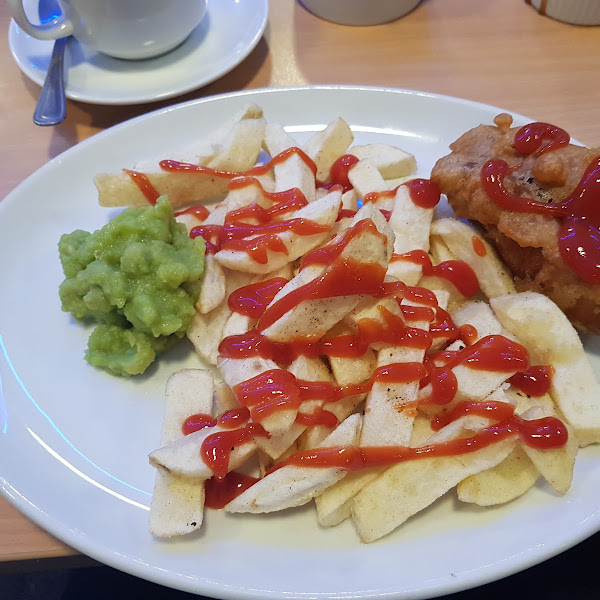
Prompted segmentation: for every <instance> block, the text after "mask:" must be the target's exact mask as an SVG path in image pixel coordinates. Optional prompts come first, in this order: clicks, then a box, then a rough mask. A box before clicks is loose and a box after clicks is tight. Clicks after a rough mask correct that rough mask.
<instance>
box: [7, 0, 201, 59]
mask: <svg viewBox="0 0 600 600" xmlns="http://www.w3.org/2000/svg"><path fill="white" fill-rule="evenodd" d="M7 2H8V5H9V7H10V10H11V14H12V17H13V19H14V20H15V21H16V23H17V24H18V25H19V27H20V28H21V29H22V30H23V31H25V33H27V34H29V35H31V36H32V37H34V38H37V39H40V40H55V39H57V38H61V37H67V36H69V35H72V36H73V37H75V38H77V40H79V41H80V42H82V43H83V44H87V45H88V46H91V47H92V48H94V49H96V50H98V51H100V52H103V53H104V54H108V55H109V56H114V57H116V58H125V59H142V58H151V57H153V56H158V55H159V54H164V53H165V52H168V51H169V50H172V49H173V48H175V47H176V46H178V45H179V44H181V43H182V42H183V41H184V40H185V39H186V38H187V37H188V36H189V35H190V33H191V32H192V31H193V30H194V29H195V28H196V27H197V25H198V24H199V23H200V21H201V20H202V18H203V16H204V13H205V12H206V0H58V3H59V6H60V9H61V10H62V16H60V17H58V18H57V19H54V20H52V21H50V22H48V23H46V24H42V25H36V24H34V23H32V22H31V21H30V20H29V19H28V17H27V15H26V14H25V10H24V9H23V0H7Z"/></svg>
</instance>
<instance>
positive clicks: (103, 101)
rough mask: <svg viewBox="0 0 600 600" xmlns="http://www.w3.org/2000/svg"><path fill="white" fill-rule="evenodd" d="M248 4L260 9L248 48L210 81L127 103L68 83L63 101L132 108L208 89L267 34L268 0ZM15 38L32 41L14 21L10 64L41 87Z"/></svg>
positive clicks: (213, 2)
mask: <svg viewBox="0 0 600 600" xmlns="http://www.w3.org/2000/svg"><path fill="white" fill-rule="evenodd" d="M249 1H251V2H253V3H256V6H257V7H259V8H260V15H261V20H260V23H259V26H258V28H257V29H256V31H255V32H254V35H253V36H252V38H251V39H250V41H249V43H248V44H247V46H246V47H245V48H244V51H243V52H242V53H241V54H239V55H232V58H231V60H230V61H229V62H228V63H227V64H226V66H225V67H224V68H223V69H221V70H220V71H218V72H215V73H213V74H212V75H210V76H209V77H204V78H202V79H198V80H197V81H196V82H190V83H188V84H187V85H184V86H179V87H177V88H176V89H174V88H172V89H171V90H169V91H162V92H159V93H153V94H151V95H149V94H147V93H145V94H139V95H135V94H130V95H129V96H128V97H127V98H126V99H120V98H117V97H114V96H112V97H108V98H107V97H102V96H99V95H92V94H89V93H85V92H80V93H78V92H76V91H75V92H74V91H73V90H72V89H69V85H68V81H67V86H66V88H65V94H66V97H67V98H68V99H70V100H73V101H76V102H82V103H84V104H98V105H103V106H129V105H133V104H151V103H155V102H160V101H163V100H168V99H170V98H176V97H178V96H182V95H184V94H187V93H189V92H193V91H194V90H198V89H201V88H203V87H206V86H208V85H210V84H211V83H214V82H215V81H217V80H218V79H220V78H221V77H224V76H225V75H227V74H228V73H230V72H231V71H233V69H235V68H236V67H237V66H239V65H240V64H241V63H242V62H243V61H244V60H246V58H248V56H249V55H250V54H251V53H252V52H253V51H254V49H255V48H256V47H257V46H258V44H259V42H260V40H261V39H262V37H263V35H264V33H265V30H266V28H267V25H268V22H269V0H249ZM215 6H217V7H218V8H217V9H216V10H219V9H220V5H219V0H207V10H206V13H207V14H206V16H208V17H210V10H211V7H213V10H215V9H214V7H215ZM18 35H24V36H27V37H31V36H28V35H27V34H26V33H25V32H24V31H23V30H22V29H21V28H20V27H19V26H18V25H17V23H16V22H15V21H14V19H11V20H10V23H9V27H8V46H9V50H10V53H11V56H12V58H13V60H14V61H15V63H16V64H17V66H18V67H19V69H20V71H21V73H22V74H23V75H24V76H25V77H27V78H28V79H29V80H30V81H32V82H33V83H35V84H36V85H38V86H40V87H41V86H42V85H43V83H44V79H45V76H46V71H42V70H39V71H38V70H35V69H31V68H29V66H28V64H27V60H26V58H25V56H24V55H22V53H20V52H18V51H17V41H16V40H17V36H18ZM37 41H38V40H36V42H37ZM73 42H76V43H79V42H77V41H76V40H72V39H71V40H69V43H73ZM52 43H53V42H52V40H50V41H48V46H49V50H48V53H47V54H48V56H49V55H50V52H51V51H52V45H51V44H52ZM183 44H185V41H184V42H183ZM115 60H116V59H115ZM148 60H149V61H151V60H153V59H148Z"/></svg>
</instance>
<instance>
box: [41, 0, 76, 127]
mask: <svg viewBox="0 0 600 600" xmlns="http://www.w3.org/2000/svg"><path fill="white" fill-rule="evenodd" d="M38 12H39V16H40V21H41V22H42V23H46V22H48V21H51V20H52V19H55V18H56V17H57V16H58V15H60V8H59V7H58V3H57V2H56V0H40V4H39V8H38ZM68 39H69V38H68V37H64V38H59V39H57V40H56V41H55V42H54V47H53V49H52V56H51V58H50V66H49V67H48V72H47V73H46V79H45V80H44V86H43V87H42V92H41V94H40V97H39V99H38V103H37V106H36V107H35V111H34V113H33V122H34V123H35V124H36V125H57V124H58V123H62V121H64V120H65V117H66V116H67V102H66V98H65V80H64V68H63V64H64V56H65V47H66V45H67V41H68Z"/></svg>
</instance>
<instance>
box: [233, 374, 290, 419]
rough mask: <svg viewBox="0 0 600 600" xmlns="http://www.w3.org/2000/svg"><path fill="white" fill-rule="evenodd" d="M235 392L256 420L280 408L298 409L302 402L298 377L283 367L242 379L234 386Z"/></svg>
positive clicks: (239, 400)
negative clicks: (297, 381)
mask: <svg viewBox="0 0 600 600" xmlns="http://www.w3.org/2000/svg"><path fill="white" fill-rule="evenodd" d="M233 393H234V394H235V397H236V398H237V400H238V402H239V403H240V404H241V405H242V406H246V407H248V408H249V409H250V415H251V417H252V418H253V419H254V420H255V421H261V420H262V419H264V418H266V417H268V416H270V415H272V414H273V413H275V412H277V411H280V410H287V409H290V410H297V409H298V408H299V407H300V403H301V399H300V390H299V389H298V385H297V383H296V378H295V377H294V375H292V373H290V372H289V371H284V370H282V369H270V370H269V371H265V372H264V373H260V374H259V375H257V376H256V377H252V379H248V380H246V381H242V382H241V383H238V384H237V385H235V386H233Z"/></svg>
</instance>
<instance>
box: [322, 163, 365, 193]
mask: <svg viewBox="0 0 600 600" xmlns="http://www.w3.org/2000/svg"><path fill="white" fill-rule="evenodd" d="M357 162H358V158H357V157H356V156H354V155H353V154H343V155H342V156H340V157H339V158H338V159H337V160H336V161H335V162H334V163H333V164H332V165H331V169H330V170H329V180H330V182H331V184H332V185H341V186H342V189H343V190H344V192H347V191H348V190H350V189H351V188H352V184H351V183H350V180H349V179H348V171H350V169H351V168H352V167H353V166H354V165H355V164H356V163H357Z"/></svg>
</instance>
